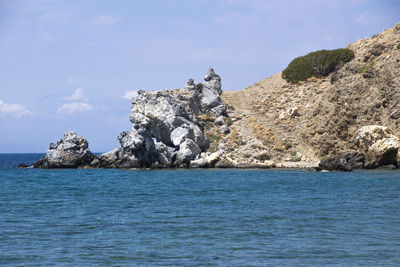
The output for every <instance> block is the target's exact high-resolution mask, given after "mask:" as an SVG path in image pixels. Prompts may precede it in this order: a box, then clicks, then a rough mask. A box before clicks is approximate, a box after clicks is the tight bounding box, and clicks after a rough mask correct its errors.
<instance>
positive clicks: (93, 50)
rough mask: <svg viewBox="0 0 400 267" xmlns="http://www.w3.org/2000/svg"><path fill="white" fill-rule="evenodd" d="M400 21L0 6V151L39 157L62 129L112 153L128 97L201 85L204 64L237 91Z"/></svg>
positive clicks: (216, 9)
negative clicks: (312, 54)
mask: <svg viewBox="0 0 400 267" xmlns="http://www.w3.org/2000/svg"><path fill="white" fill-rule="evenodd" d="M399 14H400V1H399V0H392V1H390V0H387V1H385V0H381V1H379V0H375V1H372V0H348V1H345V0H336V1H320V0H319V1H314V0H312V1H311V0H302V1H300V0H288V1H267V0H197V1H194V0H193V1H190V0H146V1H135V0H132V1H129V0H114V1H97V0H86V1H70V0H24V1H22V0H21V1H19V0H0V58H1V61H0V80H1V85H0V153H5V152H44V151H45V150H46V149H47V148H48V144H49V142H54V141H57V140H58V139H59V138H61V137H62V135H63V133H64V132H66V131H68V130H75V131H76V132H77V133H78V135H80V136H84V137H85V138H87V139H88V141H89V144H90V148H91V150H92V151H94V152H104V151H108V150H111V149H113V148H115V147H117V146H118V142H117V138H116V137H117V136H118V134H119V133H120V132H121V131H123V130H129V129H130V126H131V125H130V123H129V119H128V116H129V112H130V102H129V100H128V99H127V98H126V97H127V96H129V95H131V94H132V92H134V91H135V90H139V89H141V90H147V91H151V90H159V89H164V88H179V87H182V86H183V85H184V84H185V82H186V80H187V79H188V78H194V79H195V81H196V82H200V81H202V77H203V76H204V74H205V73H206V71H207V69H208V68H209V67H210V66H213V67H214V69H215V70H216V72H217V73H218V74H220V75H221V77H222V84H223V89H224V90H240V89H244V88H246V87H247V86H249V85H251V84H253V83H255V82H257V81H259V80H262V79H264V78H266V77H268V76H270V75H272V74H274V73H277V72H280V71H282V70H283V69H284V68H285V67H286V66H287V64H288V63H289V62H290V61H291V60H292V59H293V58H295V57H297V56H301V55H304V54H306V53H308V52H311V51H315V50H319V49H333V48H340V47H345V46H346V45H347V44H348V43H350V42H354V41H356V40H358V39H362V38H365V37H369V36H371V35H373V34H375V33H379V32H381V31H383V30H384V29H387V28H390V27H392V26H393V25H394V24H396V23H397V22H399V21H400V18H399V17H400V16H399Z"/></svg>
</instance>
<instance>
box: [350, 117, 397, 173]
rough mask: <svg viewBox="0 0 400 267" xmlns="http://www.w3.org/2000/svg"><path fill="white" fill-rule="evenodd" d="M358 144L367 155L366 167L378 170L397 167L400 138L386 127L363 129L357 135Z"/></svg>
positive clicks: (376, 126) (375, 126) (367, 127)
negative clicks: (383, 167) (379, 168)
mask: <svg viewBox="0 0 400 267" xmlns="http://www.w3.org/2000/svg"><path fill="white" fill-rule="evenodd" d="M356 144H357V145H358V147H359V149H360V151H361V152H363V153H365V155H366V160H367V163H366V167H367V168H377V167H382V166H386V165H390V164H393V165H395V166H397V154H398V151H399V146H400V143H399V138H398V137H397V136H395V135H394V134H393V132H392V131H391V130H390V129H389V128H388V127H385V126H379V125H369V126H364V127H362V128H361V129H360V130H359V131H358V134H357V137H356Z"/></svg>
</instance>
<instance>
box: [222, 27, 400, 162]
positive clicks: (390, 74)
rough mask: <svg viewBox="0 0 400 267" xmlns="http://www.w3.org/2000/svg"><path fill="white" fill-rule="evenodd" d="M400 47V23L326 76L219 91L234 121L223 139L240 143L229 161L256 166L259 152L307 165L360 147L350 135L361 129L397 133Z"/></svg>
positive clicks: (358, 46)
mask: <svg viewBox="0 0 400 267" xmlns="http://www.w3.org/2000/svg"><path fill="white" fill-rule="evenodd" d="M399 43H400V23H398V24H397V25H396V26H394V27H393V28H391V29H388V30H385V31H384V32H382V33H380V34H377V35H374V36H372V37H371V38H366V39H363V40H359V41H357V42H355V43H352V44H350V45H348V46H347V48H349V49H351V50H353V51H354V55H355V57H354V59H353V60H351V61H350V62H348V63H346V64H344V66H343V67H342V68H341V69H340V70H338V71H336V72H334V73H331V74H330V75H329V76H328V77H324V78H314V77H313V78H310V79H308V80H307V81H304V82H299V83H297V84H291V83H288V82H287V81H285V80H284V79H283V78H282V75H281V73H278V74H275V75H273V76H271V77H269V78H267V79H265V80H262V81H259V82H257V83H255V84H254V85H252V86H250V87H248V88H246V89H244V90H242V91H224V92H223V94H222V96H221V97H222V99H223V100H224V102H225V104H226V105H227V106H228V107H229V109H228V110H229V115H230V117H231V118H233V121H234V123H233V125H232V126H231V130H232V129H233V131H231V132H233V133H231V134H230V136H227V137H226V142H228V143H229V141H230V140H231V139H235V138H236V139H242V140H243V141H242V143H241V144H240V145H237V146H236V147H235V150H234V153H232V154H231V155H230V157H234V158H235V159H236V160H239V161H243V162H257V161H260V160H261V159H262V157H261V158H260V159H258V158H257V155H260V154H262V153H264V154H268V155H265V156H264V158H269V159H272V160H273V161H274V162H275V163H276V164H277V165H278V166H313V165H316V164H317V162H318V161H319V160H320V159H321V158H324V157H328V156H334V155H339V154H341V153H345V152H346V153H347V152H349V151H357V150H359V147H358V146H357V144H356V142H355V138H356V136H357V131H358V130H359V129H360V128H361V127H363V126H366V125H381V126H387V127H388V128H390V129H392V131H393V133H394V134H395V135H397V136H400V122H399V119H400V49H399V48H398V45H399ZM232 135H236V136H235V137H234V138H233V136H232ZM259 157H260V156H259Z"/></svg>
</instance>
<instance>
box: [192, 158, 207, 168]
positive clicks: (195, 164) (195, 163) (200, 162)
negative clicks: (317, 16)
mask: <svg viewBox="0 0 400 267" xmlns="http://www.w3.org/2000/svg"><path fill="white" fill-rule="evenodd" d="M206 166H207V161H206V160H205V159H204V158H199V159H196V160H191V161H190V168H205V167H206Z"/></svg>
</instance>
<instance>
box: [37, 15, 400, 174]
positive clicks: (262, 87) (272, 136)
mask: <svg viewBox="0 0 400 267" xmlns="http://www.w3.org/2000/svg"><path fill="white" fill-rule="evenodd" d="M399 44H400V23H399V24H397V25H396V26H395V27H393V28H392V29H388V30H386V31H384V32H382V33H380V34H377V35H374V36H372V37H371V38H366V39H363V40H359V41H357V42H355V43H352V44H350V45H348V47H347V49H339V50H334V51H318V52H316V53H310V54H308V55H307V56H305V57H301V58H300V59H298V60H297V61H296V62H297V63H296V64H291V65H290V66H292V69H291V71H292V72H288V71H285V73H286V74H285V75H284V76H285V78H287V77H288V75H289V74H290V73H294V74H296V75H297V73H300V74H302V75H303V74H307V75H308V76H305V77H304V76H302V75H300V76H295V77H294V78H295V80H296V81H298V80H300V82H297V83H289V82H287V81H286V80H285V79H283V78H282V73H278V74H275V75H273V76H271V77H269V78H267V79H265V80H262V81H260V82H257V83H255V84H254V85H252V86H250V87H248V88H246V89H244V90H242V91H224V92H222V84H221V77H220V76H219V75H217V74H216V73H215V71H214V70H213V69H212V68H210V70H209V71H208V72H207V74H206V76H205V78H204V82H202V83H198V84H195V83H194V81H193V80H192V79H189V81H188V82H187V84H186V86H184V87H183V88H179V89H176V90H161V91H153V92H144V91H139V92H138V95H137V96H136V97H134V98H132V99H131V103H132V108H131V113H130V116H129V119H130V121H131V123H132V129H131V130H129V131H124V132H122V133H121V134H120V135H119V136H118V140H119V142H120V147H118V148H116V149H114V150H112V151H110V152H108V153H104V154H101V155H97V156H96V155H93V154H92V153H91V152H90V150H89V148H88V142H87V141H86V140H85V139H84V138H82V137H78V136H77V135H76V134H75V133H74V132H69V133H67V134H66V135H65V136H64V138H63V139H61V140H60V141H58V142H57V144H50V148H49V150H47V151H46V155H45V157H44V158H43V159H41V160H39V161H38V162H37V163H35V164H34V167H41V168H85V167H95V168H98V167H102V168H175V167H221V168H224V167H237V168H253V167H256V168H269V167H275V166H276V167H317V166H319V167H320V168H324V169H329V170H334V169H340V170H351V169H352V168H377V167H382V166H388V165H393V166H395V167H396V166H397V167H398V165H399V164H398V162H399V160H398V159H400V157H398V151H399V147H400V141H399V140H400V139H399V138H398V137H399V136H400V123H399V119H400V45H399ZM342 52H343V53H346V54H347V56H345V57H343V60H338V59H340V56H338V57H337V56H336V55H339V54H340V53H342ZM353 53H354V55H353ZM315 59H317V60H318V64H320V65H318V64H317V65H315V61H312V60H315ZM328 61H329V62H328ZM331 62H334V63H335V62H336V63H337V62H338V64H337V65H332V64H331ZM336 63H335V64H336ZM304 64H306V65H307V64H308V65H307V67H308V70H307V72H304V71H303V72H302V71H301V70H302V69H297V67H296V66H304ZM315 66H316V67H315ZM320 67H322V68H320ZM314 68H316V69H314ZM286 70H288V69H286ZM298 70H300V71H299V72H297V71H298ZM321 70H323V71H321ZM327 70H329V72H326V71H327ZM314 73H316V74H317V76H318V77H320V78H315V77H311V75H314ZM309 74H311V75H309ZM328 74H329V75H328ZM306 77H311V78H308V79H307V80H305V81H301V80H302V79H304V78H306ZM289 80H290V79H289ZM292 81H293V79H292ZM321 159H322V160H321Z"/></svg>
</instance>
